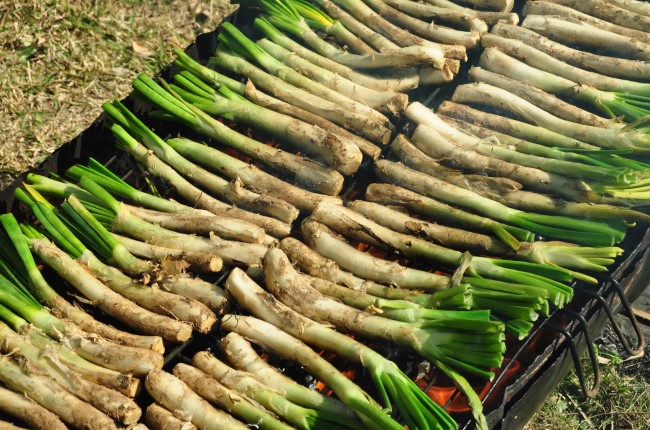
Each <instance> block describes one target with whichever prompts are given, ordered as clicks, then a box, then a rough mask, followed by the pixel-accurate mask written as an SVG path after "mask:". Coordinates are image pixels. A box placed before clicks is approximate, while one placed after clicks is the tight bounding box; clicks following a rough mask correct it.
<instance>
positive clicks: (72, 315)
mask: <svg viewBox="0 0 650 430" xmlns="http://www.w3.org/2000/svg"><path fill="white" fill-rule="evenodd" d="M0 221H1V222H2V225H3V230H2V231H1V232H0V240H1V241H2V258H3V263H2V264H0V269H2V270H3V273H4V274H5V277H7V278H9V279H11V280H12V282H14V283H16V282H19V283H20V285H23V286H25V288H29V289H30V291H31V292H32V293H33V294H34V296H35V297H36V298H37V299H38V301H39V302H40V303H41V304H43V305H46V306H48V307H49V308H50V309H55V310H56V311H57V312H59V313H60V314H61V315H62V316H63V317H64V318H66V320H68V321H70V323H65V324H64V325H63V328H62V327H59V326H60V325H61V324H60V323H55V322H52V321H48V320H45V321H42V323H43V324H44V325H43V326H39V325H38V324H37V322H35V321H30V322H32V323H33V324H34V325H36V326H37V327H39V328H41V329H42V330H44V331H45V332H46V333H48V334H49V335H52V336H54V337H55V338H59V337H60V336H64V335H66V330H70V331H71V332H72V333H75V334H76V335H79V336H89V335H88V334H84V333H83V332H81V331H80V330H79V329H81V330H83V331H85V332H87V333H92V334H97V335H100V336H103V337H105V338H106V339H109V340H110V341H112V342H103V341H102V342H96V345H91V343H90V342H89V343H82V346H83V347H87V351H88V352H87V354H88V356H87V357H86V358H89V359H92V360H93V361H97V362H99V363H102V364H104V363H106V364H108V365H110V366H112V367H111V368H116V369H120V370H126V371H127V372H134V373H136V374H142V372H144V373H146V372H147V371H148V369H151V368H155V367H158V366H160V365H162V355H161V354H160V353H161V352H162V351H164V347H163V344H162V340H161V338H160V337H158V336H138V335H131V334H129V333H127V332H124V331H121V330H117V329H115V328H113V327H111V326H108V325H106V324H103V323H101V322H99V321H97V320H95V319H94V318H92V317H91V316H90V315H88V314H87V313H86V312H84V311H83V310H81V309H79V308H77V307H76V306H73V305H71V304H70V303H68V302H67V301H66V300H65V299H64V298H63V297H61V296H60V295H59V294H58V293H57V292H56V291H54V290H53V289H52V288H51V287H50V286H49V284H48V282H47V281H46V280H45V278H44V277H43V276H42V275H41V272H40V271H39V270H38V267H37V265H36V262H35V261H34V258H33V256H32V250H33V251H34V252H35V253H38V254H39V257H41V258H43V259H46V260H47V261H46V262H51V263H52V265H53V266H55V270H57V269H60V270H61V271H62V272H64V273H65V274H66V275H70V277H71V278H72V277H73V276H74V275H75V274H77V273H78V274H79V275H80V276H81V277H83V279H84V280H86V279H87V280H89V281H90V283H89V284H88V285H82V286H83V288H85V289H86V288H87V290H86V291H88V292H89V293H92V292H95V293H97V294H98V295H100V296H101V295H103V294H107V295H108V296H110V298H116V297H115V296H114V295H113V294H111V293H108V292H107V291H106V290H107V288H106V287H105V286H104V285H103V284H101V283H100V282H99V281H97V280H96V279H95V278H92V279H94V280H90V278H88V276H91V275H90V274H88V273H87V272H85V270H83V269H81V270H77V269H78V266H77V265H76V264H75V263H73V262H71V259H70V258H69V257H67V256H66V255H65V254H64V253H63V252H62V251H60V250H59V249H58V248H56V247H55V246H54V245H53V244H52V243H51V242H49V241H47V240H44V239H30V238H28V237H26V236H25V235H23V232H22V231H21V228H20V226H19V225H18V223H17V221H16V219H15V218H14V217H13V215H11V214H5V215H0ZM37 250H38V251H37ZM50 257H51V258H50ZM66 263H72V264H66ZM68 270H69V271H68ZM7 274H9V276H7ZM77 281H79V282H75V283H76V284H82V282H81V278H79V279H77ZM100 284H101V285H100ZM91 289H92V290H91ZM116 299H117V300H119V301H120V302H121V301H122V300H121V299H119V298H116ZM40 306H41V305H40V304H39V307H40ZM117 310H118V311H119V310H120V309H119V308H118V309H117ZM39 323H40V322H39ZM53 324H54V325H53ZM113 342H116V343H113ZM120 344H121V345H120ZM134 356H137V357H139V362H133V361H130V360H132V359H133V357H134ZM113 357H114V358H115V362H114V363H113V362H112V361H111V360H113ZM107 360H108V361H107ZM124 366H126V367H124Z"/></svg>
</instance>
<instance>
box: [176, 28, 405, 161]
mask: <svg viewBox="0 0 650 430" xmlns="http://www.w3.org/2000/svg"><path fill="white" fill-rule="evenodd" d="M262 21H263V20H262V19H260V18H257V19H256V20H255V25H256V27H258V28H267V27H269V28H270V27H272V26H271V25H270V24H268V25H266V26H259V25H258V22H262ZM262 31H264V32H265V34H267V35H268V34H277V35H280V36H282V38H283V39H281V40H289V41H290V42H291V43H292V44H295V45H289V46H287V45H283V44H282V43H281V42H280V41H278V39H276V38H273V37H271V39H272V40H273V41H274V42H276V43H278V44H280V45H282V46H284V47H285V48H286V49H289V50H291V51H293V52H296V51H294V48H293V46H299V47H301V48H302V46H301V45H299V44H297V43H296V42H293V41H292V40H291V39H290V38H288V37H286V36H284V35H283V34H282V33H281V32H279V31H278V30H277V29H273V30H272V33H268V32H266V31H265V30H262ZM305 51H307V52H312V51H309V50H307V49H305ZM175 52H176V55H177V59H176V65H178V66H179V67H180V68H182V69H184V70H187V71H189V72H191V73H192V74H193V75H195V76H197V77H199V78H200V79H201V80H203V81H204V82H206V83H207V84H208V85H210V86H211V87H213V88H215V87H216V88H219V87H221V86H225V87H227V88H228V89H230V90H231V91H233V92H234V93H236V94H239V95H241V96H244V97H246V98H247V99H248V100H250V101H251V102H253V103H255V104H257V105H259V106H262V107H265V108H268V109H271V110H274V111H276V112H279V113H283V114H285V115H289V116H291V117H293V118H297V119H300V120H301V121H305V122H307V123H309V124H313V125H317V126H319V127H321V128H322V129H323V130H326V131H327V132H328V133H329V134H330V135H337V136H339V138H340V139H342V140H346V141H348V142H352V143H354V144H355V145H357V146H358V147H359V149H360V150H361V152H363V153H364V154H365V155H367V156H369V157H371V158H374V159H376V158H377V157H379V152H381V150H380V149H379V148H378V147H377V146H375V145H374V144H372V143H370V142H369V141H367V140H366V139H364V138H362V137H361V136H357V135H356V134H353V133H351V132H349V131H348V130H346V129H344V128H342V127H340V126H338V125H336V124H335V123H334V122H332V121H330V120H329V119H326V118H325V117H322V116H320V115H316V114H314V113H312V112H310V111H308V110H305V109H302V108H300V107H297V106H294V105H293V104H290V103H286V102H284V101H281V100H279V99H276V98H275V97H271V96H269V95H267V94H264V93H262V92H260V91H258V90H257V89H256V88H255V86H254V85H253V84H252V82H250V81H248V82H247V83H246V84H242V83H240V82H238V81H233V80H232V79H230V78H228V77H227V76H224V75H222V74H220V73H218V72H216V71H215V70H212V69H209V68H207V67H205V66H203V65H201V64H199V63H197V62H196V61H194V60H193V59H192V58H190V57H189V56H188V55H187V54H185V53H184V52H182V51H179V50H176V51H175ZM299 55H301V56H302V57H305V58H307V59H308V60H309V61H310V62H312V63H314V64H316V65H318V66H321V67H324V68H327V69H328V70H332V71H334V72H335V73H338V74H339V75H341V76H345V77H347V78H348V79H351V80H354V79H352V78H351V76H349V75H347V74H345V73H344V72H342V71H341V70H339V69H336V68H333V67H332V64H338V63H336V62H333V61H331V60H327V59H326V58H325V57H320V56H318V54H314V55H316V56H317V57H320V58H323V59H326V60H327V61H328V63H321V62H319V61H314V59H313V58H311V57H309V56H305V55H303V53H302V52H299ZM342 67H344V66H342ZM348 70H352V69H349V68H348ZM377 81H379V82H386V81H382V80H379V79H377ZM402 81H403V80H402V79H400V80H399V82H402ZM355 82H357V83H360V84H362V85H364V86H368V87H373V86H372V85H370V84H369V82H367V81H358V80H357V81H355ZM415 85H416V86H417V82H416V83H415ZM373 88H375V89H377V90H388V91H392V90H397V89H393V88H391V87H386V86H380V87H376V86H375V87H373ZM409 88H410V86H409Z"/></svg>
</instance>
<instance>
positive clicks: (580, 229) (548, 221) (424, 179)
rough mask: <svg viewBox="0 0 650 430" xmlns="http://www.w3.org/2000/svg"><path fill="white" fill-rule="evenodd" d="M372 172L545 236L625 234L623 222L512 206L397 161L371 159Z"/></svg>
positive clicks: (588, 239) (579, 239)
mask: <svg viewBox="0 0 650 430" xmlns="http://www.w3.org/2000/svg"><path fill="white" fill-rule="evenodd" d="M375 172H376V174H377V175H378V177H380V178H382V179H383V180H384V181H386V182H390V183H394V184H396V185H400V186H404V187H406V188H409V189H411V190H413V191H416V192H420V193H423V194H425V195H428V196H430V197H434V198H437V199H441V200H443V201H445V202H447V203H450V204H454V205H458V206H460V207H462V208H465V209H468V210H472V211H476V212H478V213H479V214H482V215H484V216H487V217H490V218H493V219H495V220H498V221H501V222H504V223H508V224H511V225H515V226H518V227H520V228H526V229H528V230H530V231H534V232H536V233H538V234H540V235H542V236H544V237H547V238H555V239H562V240H566V241H569V242H571V243H578V244H582V245H586V246H612V245H613V244H614V243H617V242H620V241H621V240H622V239H623V237H624V236H625V230H626V226H625V223H623V222H607V223H606V222H595V221H588V220H584V219H579V218H571V217H566V216H558V215H542V214H538V213H532V212H524V211H520V210H516V209H512V208H510V207H508V206H505V205H503V204H501V203H498V202H496V201H494V200H491V199H489V198H485V197H483V196H480V195H478V194H476V193H474V192H472V191H469V190H466V189H464V188H460V187H456V186H455V185H452V184H450V183H448V182H444V181H441V180H439V179H436V178H433V177H432V176H429V175H426V174H423V173H420V172H417V171H415V170H412V169H409V168H408V167H406V166H404V165H403V164H401V163H392V162H390V161H387V160H379V161H377V162H376V163H375Z"/></svg>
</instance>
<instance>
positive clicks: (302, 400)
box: [219, 332, 357, 423]
mask: <svg viewBox="0 0 650 430" xmlns="http://www.w3.org/2000/svg"><path fill="white" fill-rule="evenodd" d="M219 346H220V348H221V351H222V352H223V354H224V355H225V356H226V357H227V358H228V361H229V362H230V364H231V365H232V366H233V367H234V368H236V369H238V370H241V371H245V372H247V373H248V374H250V375H252V376H253V377H254V378H255V379H256V380H257V381H259V382H260V383H261V384H263V385H265V386H267V387H270V388H272V389H274V390H277V391H279V392H280V393H281V394H282V396H283V397H285V398H286V399H287V400H289V401H290V402H293V403H295V404H296V405H300V406H303V407H305V408H310V409H317V410H320V411H323V412H325V413H327V414H329V415H335V416H338V417H340V418H341V419H343V420H347V421H348V422H351V423H354V422H356V421H357V418H356V415H355V414H354V412H352V410H351V409H349V408H348V407H347V406H345V405H344V404H343V403H341V401H340V400H337V399H336V398H334V397H330V396H325V395H323V394H322V393H320V392H318V391H315V390H310V389H309V388H307V387H305V386H304V385H301V384H299V383H298V382H296V381H294V380H293V379H291V378H289V377H287V376H286V375H285V374H283V373H282V372H281V371H280V370H278V369H276V368H275V367H273V366H271V365H270V364H269V363H268V362H267V361H266V360H264V359H262V358H261V357H260V356H259V355H258V354H257V352H255V350H254V349H253V347H252V346H251V344H250V342H248V341H247V340H246V339H244V338H243V337H242V336H240V335H239V334H237V333H235V332H231V333H228V334H227V335H226V336H224V337H222V338H221V340H220V341H219Z"/></svg>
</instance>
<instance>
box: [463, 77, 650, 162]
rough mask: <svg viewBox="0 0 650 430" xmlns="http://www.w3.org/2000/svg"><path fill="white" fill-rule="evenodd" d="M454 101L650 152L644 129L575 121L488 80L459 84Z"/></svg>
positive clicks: (572, 134)
mask: <svg viewBox="0 0 650 430" xmlns="http://www.w3.org/2000/svg"><path fill="white" fill-rule="evenodd" d="M452 101H454V102H457V103H478V104H485V105H488V106H493V107H496V108H501V109H505V110H507V111H508V112H511V113H514V114H516V115H519V116H520V117H522V118H524V119H525V120H527V121H529V122H532V123H533V124H535V125H539V126H542V127H545V128H548V129H550V130H552V131H556V132H558V133H564V134H566V135H567V136H570V137H572V138H575V139H578V140H581V141H583V142H587V143H591V144H592V145H597V146H600V147H601V148H606V149H629V150H632V152H633V153H638V154H648V153H650V132H648V131H645V130H644V129H643V128H641V129H621V130H616V129H604V128H600V127H593V126H587V125H582V124H576V123H572V122H570V121H566V120H563V119H561V118H558V117H557V116H555V115H553V114H550V113H548V112H546V111H544V110H543V109H540V108H538V107H537V106H535V105H533V104H532V103H530V102H527V101H526V100H524V99H522V98H521V97H517V96H516V95H514V94H512V93H511V92H509V91H506V90H503V89H501V88H497V87H494V86H492V85H488V84H481V83H478V84H466V85H460V86H458V87H457V88H456V91H455V92H454V95H453V96H452Z"/></svg>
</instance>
